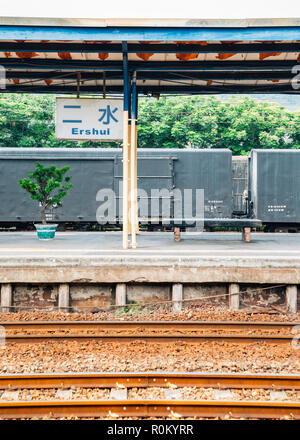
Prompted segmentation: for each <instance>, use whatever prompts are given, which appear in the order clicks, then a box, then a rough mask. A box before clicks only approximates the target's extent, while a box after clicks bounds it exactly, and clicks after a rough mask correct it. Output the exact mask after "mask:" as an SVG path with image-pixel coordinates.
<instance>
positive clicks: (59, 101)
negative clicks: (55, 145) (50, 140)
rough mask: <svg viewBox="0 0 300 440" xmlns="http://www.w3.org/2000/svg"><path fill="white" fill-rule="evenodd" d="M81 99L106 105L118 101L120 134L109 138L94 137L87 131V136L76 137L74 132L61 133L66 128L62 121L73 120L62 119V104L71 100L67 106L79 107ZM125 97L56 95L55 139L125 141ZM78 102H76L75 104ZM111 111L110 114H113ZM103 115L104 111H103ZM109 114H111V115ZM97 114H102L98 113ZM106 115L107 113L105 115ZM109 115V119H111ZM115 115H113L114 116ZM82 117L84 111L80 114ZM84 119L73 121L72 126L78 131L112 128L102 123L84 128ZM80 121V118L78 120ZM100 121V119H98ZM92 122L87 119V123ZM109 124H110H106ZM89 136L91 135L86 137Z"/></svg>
mask: <svg viewBox="0 0 300 440" xmlns="http://www.w3.org/2000/svg"><path fill="white" fill-rule="evenodd" d="M80 101H81V102H83V101H91V102H93V104H95V103H96V101H97V102H98V103H99V104H103V103H104V105H109V103H111V102H114V101H116V102H117V103H118V110H119V113H118V116H119V120H118V136H115V137H109V138H103V137H94V136H92V135H89V134H86V133H85V135H84V136H85V137H80V136H78V137H76V134H74V136H71V137H69V136H67V135H63V134H59V132H61V131H62V128H64V126H63V127H62V125H61V124H62V123H63V121H66V120H67V121H68V122H72V119H70V120H68V119H65V120H62V118H61V116H62V109H61V108H60V106H61V105H64V104H63V102H69V104H67V103H66V104H65V105H67V106H69V109H71V108H72V107H73V108H75V107H77V108H79V106H81V105H82V104H80ZM123 102H124V101H123V98H100V97H99V98H98V97H97V98H94V97H93V98H91V97H84V98H76V97H69V98H64V97H56V107H55V139H56V140H60V141H76V142H89V141H92V142H122V141H123ZM75 103H76V104H75ZM111 113H113V112H111V111H110V115H111ZM102 115H103V113H102ZM110 115H109V116H110ZM97 116H100V114H99V115H97ZM103 116H106V115H103ZM109 116H108V119H109ZM113 116H114V115H112V118H113ZM80 117H82V113H81V115H80ZM82 120H83V119H81V120H80V122H72V123H73V124H74V125H73V127H71V128H74V129H77V131H80V130H84V131H85V132H86V131H91V130H99V131H100V130H101V129H102V130H107V129H108V130H110V128H111V127H110V126H108V127H105V126H103V124H102V125H100V126H97V127H96V128H95V127H89V128H83V126H81V124H82ZM78 121H79V120H78ZM94 122H95V121H94ZM98 122H99V121H98ZM87 123H90V122H89V120H87V121H85V124H87ZM106 125H109V124H106ZM86 136H89V137H86ZM99 136H103V134H99ZM109 136H112V134H109Z"/></svg>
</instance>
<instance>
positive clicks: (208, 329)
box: [0, 321, 297, 343]
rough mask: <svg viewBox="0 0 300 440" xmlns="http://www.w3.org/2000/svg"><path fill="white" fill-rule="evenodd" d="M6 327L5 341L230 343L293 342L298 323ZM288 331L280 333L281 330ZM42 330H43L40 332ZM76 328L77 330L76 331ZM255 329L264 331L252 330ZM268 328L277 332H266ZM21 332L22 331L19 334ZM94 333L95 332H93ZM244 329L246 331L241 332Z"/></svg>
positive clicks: (88, 323)
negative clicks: (294, 330)
mask: <svg viewBox="0 0 300 440" xmlns="http://www.w3.org/2000/svg"><path fill="white" fill-rule="evenodd" d="M0 325H2V326H3V328H4V329H5V341H6V342H7V343H11V342H25V343H33V342H42V341H45V340H48V341H49V340H63V339H67V340H76V341H83V340H85V341H91V340H98V341H99V340H103V341H106V342H108V341H109V342H116V341H121V342H131V341H133V340H144V341H147V342H172V341H184V342H191V343H195V342H200V341H201V342H203V341H211V340H221V341H227V342H238V343H240V342H243V343H245V342H271V343H291V341H292V340H293V338H294V337H295V335H294V334H292V328H293V327H294V326H295V325H297V323H296V322H295V323H294V322H283V323H274V322H239V321H231V322H222V321H219V322H210V321H188V322H186V321H159V322H157V321H102V322H99V321H98V322H96V321H32V322H29V321H25V322H21V321H15V322H5V321H3V322H0ZM282 329H285V330H287V334H280V333H276V332H280V330H282ZM36 330H39V332H36ZM74 330H75V331H74ZM253 330H256V332H257V331H260V332H262V333H261V334H259V333H252V331H253ZM265 330H268V331H271V330H272V331H274V334H270V333H269V334H268V333H267V334H263V332H264V331H265ZM18 332H20V333H19V334H18ZM91 332H94V333H91ZM241 332H242V333H241Z"/></svg>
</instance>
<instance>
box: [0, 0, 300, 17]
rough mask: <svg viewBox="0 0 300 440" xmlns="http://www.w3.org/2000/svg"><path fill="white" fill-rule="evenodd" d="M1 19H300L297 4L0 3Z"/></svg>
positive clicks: (157, 0) (287, 0)
mask: <svg viewBox="0 0 300 440" xmlns="http://www.w3.org/2000/svg"><path fill="white" fill-rule="evenodd" d="M0 16H2V17H5V16H11V17H57V18H59V17H64V18H66V17H68V18H191V19H192V18H223V19H224V18H225V19H229V18H300V1H299V0H281V1H279V0H251V1H247V0H202V1H201V0H84V1H82V0H49V1H45V0H12V1H8V0H0Z"/></svg>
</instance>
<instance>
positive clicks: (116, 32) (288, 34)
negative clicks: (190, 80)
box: [0, 25, 300, 42]
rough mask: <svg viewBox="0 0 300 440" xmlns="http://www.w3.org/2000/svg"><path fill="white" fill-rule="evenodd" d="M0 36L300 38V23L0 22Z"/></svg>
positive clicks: (56, 38)
mask: <svg viewBox="0 0 300 440" xmlns="http://www.w3.org/2000/svg"><path fill="white" fill-rule="evenodd" d="M0 35H1V38H2V39H3V40H50V41H53V40H55V41H56V40H66V41H119V42H120V41H282V40H283V41H294V40H296V41H297V40H298V41H300V27H299V26H261V27H240V28H238V27H226V28H222V27H218V28H217V27H215V28H209V27H189V26H185V27H160V26H157V27H142V26H139V27H126V26H105V27H84V26H18V25H15V26H12V25H1V26H0Z"/></svg>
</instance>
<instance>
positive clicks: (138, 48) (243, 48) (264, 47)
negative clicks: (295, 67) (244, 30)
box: [0, 41, 300, 54]
mask: <svg viewBox="0 0 300 440" xmlns="http://www.w3.org/2000/svg"><path fill="white" fill-rule="evenodd" d="M0 52H48V53H52V52H68V53H99V52H105V53H122V45H121V44H119V43H114V44H112V43H51V42H47V43H31V42H30V43H28V42H24V43H16V42H6V41H0ZM278 52H286V53H293V52H295V53H299V52H300V43H299V42H296V43H250V44H249V43H244V44H232V43H231V44H230V43H223V44H220V43H218V44H207V45H201V44H190V43H188V44H174V43H173V44H165V43H160V44H153V43H149V44H142V43H141V44H136V43H129V44H128V53H204V54H206V53H278Z"/></svg>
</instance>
